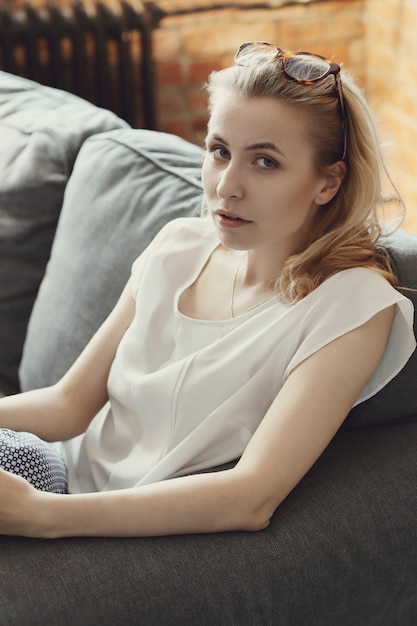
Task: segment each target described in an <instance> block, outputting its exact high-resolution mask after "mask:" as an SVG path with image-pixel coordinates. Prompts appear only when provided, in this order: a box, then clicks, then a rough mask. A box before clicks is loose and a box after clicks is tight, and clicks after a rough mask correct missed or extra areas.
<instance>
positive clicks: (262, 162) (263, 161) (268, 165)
mask: <svg viewBox="0 0 417 626" xmlns="http://www.w3.org/2000/svg"><path fill="white" fill-rule="evenodd" d="M256 163H257V164H258V165H259V166H260V167H262V169H264V170H273V169H275V168H276V167H278V163H277V162H276V161H274V159H271V158H270V157H266V156H260V157H257V158H256Z"/></svg>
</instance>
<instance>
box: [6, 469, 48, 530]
mask: <svg viewBox="0 0 417 626" xmlns="http://www.w3.org/2000/svg"><path fill="white" fill-rule="evenodd" d="M42 496H43V492H41V491H38V490H36V489H35V488H34V487H32V485H31V484H30V483H28V481H27V480H25V479H24V478H21V477H20V476H16V475H15V474H11V473H10V472H6V471H5V470H3V469H0V535H19V536H25V537H31V536H32V537H33V536H35V528H36V512H37V511H39V510H41V500H42Z"/></svg>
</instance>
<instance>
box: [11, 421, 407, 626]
mask: <svg viewBox="0 0 417 626" xmlns="http://www.w3.org/2000/svg"><path fill="white" fill-rule="evenodd" d="M416 439H417V423H416V422H414V423H409V424H402V425H394V426H381V427H370V428H363V429H357V430H351V431H345V432H344V433H340V434H339V435H338V436H337V437H336V438H335V440H334V441H333V443H332V444H331V445H330V447H329V448H328V450H327V451H326V452H325V453H324V455H323V456H322V457H321V459H320V460H319V461H318V463H317V464H316V465H315V467H314V468H313V469H312V470H311V471H310V472H309V474H308V475H307V476H306V477H305V478H304V479H303V480H302V482H301V483H300V484H299V486H298V487H297V488H296V489H295V490H294V491H293V492H292V494H290V496H289V497H288V498H287V499H286V500H285V502H284V503H283V504H282V505H281V506H280V508H279V509H278V510H277V512H276V513H275V515H274V517H273V519H272V522H271V525H270V526H269V527H268V528H267V529H266V530H265V531H262V532H258V533H244V532H241V533H238V532H231V533H220V534H216V535H210V534H207V535H200V536H199V535H194V536H192V535H191V536H183V537H181V536H179V537H160V538H150V539H149V538H148V539H66V540H58V541H42V542H39V541H27V540H20V539H15V538H4V537H3V538H0V553H1V559H0V588H1V592H2V593H1V600H0V624H7V626H21V624H28V625H29V624H30V626H37V625H39V626H43V625H44V624H59V626H63V625H66V624H68V626H70V625H71V626H72V625H73V624H80V625H86V626H87V625H88V626H95V625H97V626H114V624H123V625H124V626H129V625H132V626H133V625H139V624H140V625H142V624H144V625H145V624H146V626H160V625H163V626H178V625H183V624H184V625H194V624H198V625H199V626H213V625H214V626H254V625H257V626H335V624H337V626H358V625H359V626H414V625H415V623H417V622H416V620H417V588H416V580H417V559H416V554H417V525H416V519H417V481H416V479H415V478H416V471H417V468H416V457H415V442H416ZM412 442H414V445H410V444H412Z"/></svg>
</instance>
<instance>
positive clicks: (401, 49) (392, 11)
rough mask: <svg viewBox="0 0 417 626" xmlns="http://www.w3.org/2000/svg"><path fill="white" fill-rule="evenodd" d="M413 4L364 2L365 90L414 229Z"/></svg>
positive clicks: (416, 64)
mask: <svg viewBox="0 0 417 626" xmlns="http://www.w3.org/2000/svg"><path fill="white" fill-rule="evenodd" d="M416 33H417V2H416V0H384V1H383V2H380V1H379V0H368V1H367V7H366V57H365V64H366V92H367V96H368V99H369V101H370V102H371V104H372V106H373V109H374V111H375V112H376V114H377V116H378V118H379V122H380V127H381V131H382V135H383V138H384V139H385V141H386V142H387V144H388V146H387V161H388V164H389V167H390V171H391V172H392V174H393V177H394V179H395V181H396V183H397V184H398V186H399V188H400V190H401V193H402V195H403V198H404V201H405V204H406V207H407V219H406V222H405V227H406V228H407V229H408V230H412V231H413V232H416V233H417V183H416V180H417V152H416V146H417V104H416V102H417V37H416Z"/></svg>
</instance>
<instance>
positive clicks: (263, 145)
mask: <svg viewBox="0 0 417 626" xmlns="http://www.w3.org/2000/svg"><path fill="white" fill-rule="evenodd" d="M246 150H248V151H251V150H272V151H273V152H276V153H277V154H280V155H281V156H285V154H284V153H283V151H282V150H280V149H279V148H278V146H276V145H275V144H274V143H273V142H272V141H261V142H259V143H254V144H251V145H250V146H248V147H247V148H246Z"/></svg>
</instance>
